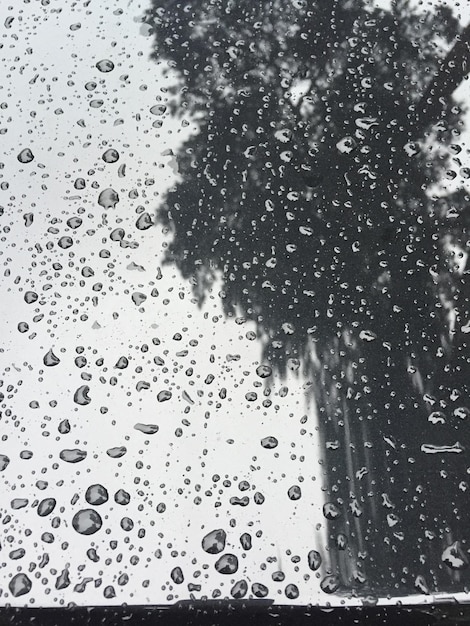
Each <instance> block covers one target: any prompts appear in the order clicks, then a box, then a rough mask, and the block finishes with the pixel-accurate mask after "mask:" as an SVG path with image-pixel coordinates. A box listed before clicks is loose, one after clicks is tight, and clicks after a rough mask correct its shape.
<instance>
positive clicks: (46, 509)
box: [38, 498, 56, 517]
mask: <svg viewBox="0 0 470 626" xmlns="http://www.w3.org/2000/svg"><path fill="white" fill-rule="evenodd" d="M55 505H56V500H55V498H44V500H41V502H40V503H39V504H38V515H39V516H40V517H46V516H47V515H49V514H50V513H52V511H53V510H54V509H55Z"/></svg>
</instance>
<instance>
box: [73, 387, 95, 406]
mask: <svg viewBox="0 0 470 626" xmlns="http://www.w3.org/2000/svg"><path fill="white" fill-rule="evenodd" d="M89 391H90V387H89V386H88V385H82V386H81V387H79V388H78V389H77V391H76V392H75V393H74V396H73V401H74V402H76V403H77V404H80V405H81V406H85V405H87V404H90V402H91V398H89V397H88V392H89Z"/></svg>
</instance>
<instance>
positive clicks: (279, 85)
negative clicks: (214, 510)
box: [146, 0, 470, 594]
mask: <svg viewBox="0 0 470 626" xmlns="http://www.w3.org/2000/svg"><path fill="white" fill-rule="evenodd" d="M146 19H147V22H148V23H149V24H150V25H151V26H152V27H153V29H154V35H155V42H156V47H155V54H154V56H155V59H161V58H165V59H167V60H169V61H170V62H171V65H172V66H173V67H174V68H176V70H177V71H178V72H179V73H180V76H181V78H182V81H183V87H181V85H179V86H178V87H175V90H174V100H173V103H172V107H173V109H172V110H173V113H174V114H175V115H177V114H179V112H180V111H182V112H186V111H188V112H190V113H191V115H192V116H194V118H195V119H197V120H198V122H199V131H198V134H197V136H194V137H192V138H191V139H190V140H189V141H188V142H186V144H185V145H183V147H182V148H181V150H180V152H179V154H178V155H177V158H178V165H179V172H180V174H181V177H182V179H181V181H180V182H179V183H178V184H177V185H176V186H175V187H174V188H173V189H171V190H170V191H169V193H168V194H167V196H166V198H165V200H164V203H163V205H162V206H161V207H160V209H159V214H158V217H159V221H160V222H161V223H162V224H163V225H164V226H165V227H168V228H169V229H171V232H172V234H173V239H172V242H171V245H170V246H169V249H168V261H171V262H174V263H176V265H177V266H178V267H179V269H180V271H181V272H182V274H183V276H185V277H186V278H187V279H189V280H191V281H192V284H193V287H194V291H195V293H196V294H197V296H198V297H199V298H200V299H201V300H202V299H203V298H204V295H205V293H206V292H207V290H208V289H209V288H210V286H211V285H212V284H213V282H214V280H215V278H216V276H217V275H218V273H221V275H222V277H223V283H224V287H223V294H221V297H222V298H223V304H224V308H225V311H226V312H227V313H230V314H233V313H234V312H235V311H236V312H240V311H241V312H242V313H243V315H244V316H245V317H246V318H248V319H252V320H254V321H256V323H257V324H258V328H259V332H260V335H261V337H262V339H263V346H264V355H263V357H264V359H266V360H267V361H270V362H271V363H272V365H273V367H275V368H277V369H278V370H279V371H280V372H281V373H282V372H285V371H286V369H287V368H291V369H297V368H299V365H300V368H301V371H302V372H303V373H304V374H305V375H307V376H309V377H310V379H311V380H312V382H313V383H314V384H313V388H314V394H315V399H316V402H317V406H318V414H319V416H320V424H319V425H320V430H321V436H322V440H323V445H324V471H325V480H326V491H327V499H328V500H329V501H330V502H332V503H334V504H335V505H336V509H335V510H336V511H337V512H338V513H339V515H336V514H332V513H331V512H330V513H329V514H328V513H327V515H326V516H327V518H328V520H329V521H328V524H329V533H330V544H329V558H330V561H331V568H332V571H333V573H334V574H336V575H337V576H338V577H339V580H340V582H341V584H342V586H343V588H345V589H351V588H352V589H354V590H356V589H357V592H358V593H365V592H366V590H367V591H372V592H374V593H391V594H394V593H402V592H410V591H411V590H412V589H413V588H416V589H417V590H424V591H427V590H431V591H436V590H437V591H443V590H454V591H455V590H457V589H461V588H465V584H466V581H467V580H468V578H465V573H463V571H464V569H465V567H466V565H467V563H468V558H467V556H466V549H467V547H470V543H469V537H468V532H469V531H468V528H469V522H470V509H469V507H467V506H466V504H465V498H466V495H465V490H466V489H467V478H468V474H467V471H466V463H465V460H464V459H465V452H462V450H464V448H465V447H466V445H467V444H468V443H470V442H469V441H468V440H469V436H468V435H467V434H466V432H465V430H466V429H468V426H467V424H466V423H465V418H467V419H468V417H469V416H470V411H469V410H468V408H467V405H466V403H467V404H468V380H469V373H470V372H469V353H468V351H467V349H468V341H467V339H466V337H467V334H466V333H467V332H468V326H467V327H465V324H466V323H467V321H468V318H466V317H465V316H466V315H467V314H468V310H469V306H468V304H469V285H468V271H467V269H466V268H465V267H462V265H463V262H464V261H465V258H466V257H465V247H466V246H468V241H466V239H467V237H468V226H469V209H468V206H469V204H468V200H469V198H468V195H467V193H466V191H465V188H464V186H463V183H462V181H461V184H460V187H457V186H456V184H455V179H458V177H460V179H462V178H468V176H469V175H470V171H469V170H467V169H466V168H465V167H462V162H461V161H460V159H461V156H459V153H460V152H461V151H462V147H461V145H460V143H461V137H460V135H461V133H462V131H463V121H462V112H461V110H460V108H459V107H458V106H456V104H455V102H453V100H452V93H453V91H454V90H455V88H456V87H457V86H458V85H459V84H460V83H461V82H462V81H463V80H464V78H465V77H466V74H467V71H468V69H470V66H469V65H468V63H469V61H470V52H469V46H468V41H469V29H468V28H466V29H462V28H461V27H460V25H459V22H458V20H457V19H456V18H455V17H454V16H453V14H452V12H451V10H450V9H448V8H446V7H439V8H436V9H434V10H433V11H432V12H429V11H428V12H423V11H422V10H421V11H417V10H414V9H413V8H412V6H411V5H410V3H409V2H408V1H407V0H396V1H395V2H394V3H393V4H392V8H391V9H390V10H389V11H386V10H383V9H379V8H376V7H375V6H374V5H373V4H372V3H370V2H367V1H366V0H329V1H324V2H322V1H321V0H316V1H315V0H236V1H235V0H223V1H222V0H199V1H198V2H195V3H193V4H192V5H190V4H187V5H186V4H184V3H175V2H173V1H172V0H158V1H157V0H154V4H153V6H152V8H151V9H150V11H149V12H148V15H147V18H146ZM453 180H454V182H453V183H452V185H453V187H452V188H449V184H450V183H451V181H453ZM457 182H458V180H457ZM456 189H457V190H456ZM452 250H454V251H455V250H457V251H460V252H461V254H462V255H463V256H462V258H461V259H460V260H459V259H456V258H455V256H453V254H452ZM436 446H446V447H445V448H441V449H438V448H436ZM344 536H346V537H347V545H345V544H344ZM361 590H362V591H361Z"/></svg>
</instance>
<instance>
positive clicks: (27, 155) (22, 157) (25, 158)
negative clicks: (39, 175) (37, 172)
mask: <svg viewBox="0 0 470 626" xmlns="http://www.w3.org/2000/svg"><path fill="white" fill-rule="evenodd" d="M16 158H17V159H18V161H19V162H20V163H31V161H33V160H34V154H33V153H32V152H31V150H30V149H29V148H24V149H23V150H21V152H20V153H19V154H18V156H17V157H16Z"/></svg>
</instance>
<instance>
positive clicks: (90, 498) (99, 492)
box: [85, 483, 109, 506]
mask: <svg viewBox="0 0 470 626" xmlns="http://www.w3.org/2000/svg"><path fill="white" fill-rule="evenodd" d="M108 498H109V495H108V490H107V489H106V487H104V486H103V485H101V484H100V483H97V484H95V485H90V486H89V487H88V489H87V490H86V492H85V500H86V501H87V502H88V504H92V505H93V506H98V505H100V504H104V503H105V502H107V501H108Z"/></svg>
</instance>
